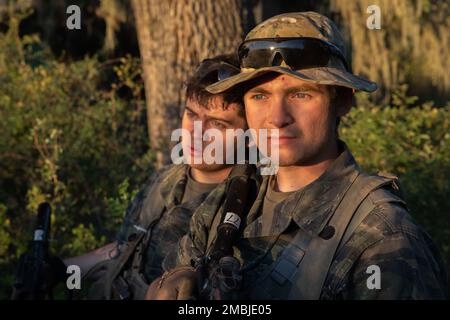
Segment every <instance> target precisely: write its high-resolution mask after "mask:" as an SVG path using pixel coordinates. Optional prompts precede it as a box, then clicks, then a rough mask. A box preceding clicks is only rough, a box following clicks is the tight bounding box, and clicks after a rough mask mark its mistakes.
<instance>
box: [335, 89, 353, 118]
mask: <svg viewBox="0 0 450 320" xmlns="http://www.w3.org/2000/svg"><path fill="white" fill-rule="evenodd" d="M334 103H335V107H336V115H337V116H338V117H342V116H345V115H346V114H347V113H349V111H350V109H351V108H352V106H354V105H355V95H354V91H353V89H350V88H344V87H337V88H336V96H335V98H334Z"/></svg>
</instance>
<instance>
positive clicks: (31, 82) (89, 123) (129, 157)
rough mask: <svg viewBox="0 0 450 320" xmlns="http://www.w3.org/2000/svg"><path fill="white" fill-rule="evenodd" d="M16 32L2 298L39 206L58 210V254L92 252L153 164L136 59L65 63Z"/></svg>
mask: <svg viewBox="0 0 450 320" xmlns="http://www.w3.org/2000/svg"><path fill="white" fill-rule="evenodd" d="M17 26H18V21H15V20H14V19H13V20H12V21H11V24H10V28H9V30H8V31H7V32H6V33H0V84H1V85H0V118H1V119H2V134H1V135H0V178H1V179H0V183H1V187H0V269H1V270H2V272H1V277H0V278H1V280H0V297H2V298H5V297H8V296H9V294H10V288H11V281H12V279H13V277H12V274H13V271H14V268H13V266H14V264H15V263H16V261H17V258H18V256H19V255H20V254H21V253H22V252H24V250H25V249H26V246H27V243H28V241H29V240H31V231H32V228H33V224H34V222H35V215H36V209H37V206H38V204H39V203H40V202H42V201H48V202H49V203H50V204H51V205H52V208H53V212H54V215H53V217H52V218H53V219H52V230H53V239H54V240H53V242H52V243H51V248H52V250H53V251H54V252H56V253H57V254H58V255H59V256H62V257H65V256H72V255H77V254H80V253H83V252H86V251H87V250H90V249H93V248H96V247H98V246H100V245H102V244H104V243H105V242H107V241H110V239H112V238H113V237H114V235H115V232H116V230H117V228H118V225H119V224H120V222H121V220H122V219H123V214H124V211H125V207H126V206H127V204H128V201H129V200H130V198H131V197H132V196H133V194H134V193H135V192H136V190H137V189H139V187H140V185H141V183H142V182H143V181H144V180H145V179H146V178H147V177H148V175H149V174H150V173H151V171H152V166H151V163H152V159H153V158H152V154H151V153H150V152H149V151H148V147H147V145H148V135H147V132H146V121H145V105H144V102H143V100H142V98H141V95H140V93H141V90H142V83H141V80H140V77H139V73H140V69H139V61H138V60H137V59H134V58H131V57H128V56H127V57H123V58H121V59H119V61H116V62H114V61H104V62H101V61H99V59H98V58H97V57H86V58H85V59H83V60H81V61H75V62H67V61H59V60H58V59H55V58H54V57H53V56H52V55H51V54H50V53H49V50H47V49H46V48H45V46H44V45H43V43H42V42H41V41H40V40H39V39H38V37H36V36H25V37H22V38H20V37H19V36H18V32H17V29H18V28H17ZM108 79H114V81H113V83H112V84H111V83H109V82H108ZM119 93H120V94H119ZM125 97H126V98H125Z"/></svg>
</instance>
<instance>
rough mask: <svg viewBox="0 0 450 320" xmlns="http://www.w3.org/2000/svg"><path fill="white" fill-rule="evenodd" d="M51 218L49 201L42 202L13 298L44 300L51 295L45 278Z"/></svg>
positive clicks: (18, 271)
mask: <svg viewBox="0 0 450 320" xmlns="http://www.w3.org/2000/svg"><path fill="white" fill-rule="evenodd" d="M50 218H51V207H50V205H49V204H48V203H47V202H43V203H41V204H40V205H39V208H38V213H37V223H36V228H35V229H34V233H33V240H32V241H31V243H30V249H29V251H28V252H26V253H24V254H22V255H21V256H20V259H19V265H18V269H17V273H16V281H15V284H14V287H13V293H12V296H11V299H12V300H42V299H44V298H45V296H46V294H49V296H50V297H51V292H49V290H47V288H46V287H45V281H44V279H43V273H44V267H45V263H46V262H47V259H48V257H49V253H48V248H49V236H50Z"/></svg>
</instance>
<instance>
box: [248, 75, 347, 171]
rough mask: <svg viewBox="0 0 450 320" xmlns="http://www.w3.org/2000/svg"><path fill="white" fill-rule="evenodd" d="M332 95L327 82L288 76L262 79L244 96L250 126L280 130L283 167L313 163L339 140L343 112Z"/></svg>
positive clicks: (281, 163)
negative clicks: (335, 105)
mask: <svg viewBox="0 0 450 320" xmlns="http://www.w3.org/2000/svg"><path fill="white" fill-rule="evenodd" d="M330 98H331V97H330V94H329V90H328V88H327V87H326V86H324V85H318V84H314V83H310V82H306V81H303V80H300V79H297V78H294V77H291V76H287V75H275V76H271V77H269V78H267V79H265V80H264V79H262V81H259V82H258V83H256V84H255V85H254V86H253V87H251V88H250V89H249V90H247V92H246V93H245V95H244V103H245V112H246V116H247V122H248V126H249V127H250V128H251V129H255V130H257V131H258V130H261V129H268V130H270V129H279V143H278V144H277V145H278V147H279V151H278V152H279V164H280V166H292V165H308V164H313V163H315V162H316V161H318V160H319V158H320V157H321V156H322V155H323V154H324V152H325V153H326V151H327V149H329V147H330V143H336V134H335V127H336V117H337V116H338V115H340V114H338V112H337V111H336V109H335V108H334V107H333V106H332V105H331V104H330V100H331V99H330ZM269 136H270V134H269ZM270 143H271V141H268V145H270Z"/></svg>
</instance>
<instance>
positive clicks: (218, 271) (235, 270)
mask: <svg viewBox="0 0 450 320" xmlns="http://www.w3.org/2000/svg"><path fill="white" fill-rule="evenodd" d="M253 170H254V167H253V166H250V165H238V166H236V167H235V169H234V172H233V173H232V174H231V175H232V176H233V177H231V178H230V182H229V185H228V186H227V190H226V199H225V203H224V207H223V208H224V211H223V216H222V218H221V223H220V224H219V225H218V227H217V238H216V241H215V242H214V245H213V247H212V250H211V251H210V254H209V255H207V256H205V257H203V259H201V261H199V262H198V263H197V266H196V270H197V280H198V283H197V287H198V298H199V299H200V300H230V299H235V298H236V297H237V296H236V294H237V293H238V291H239V289H240V286H241V282H242V276H241V274H240V268H241V266H240V262H239V261H238V260H237V259H236V258H235V257H234V256H233V245H234V244H235V242H236V240H237V239H238V236H239V233H240V228H241V222H242V221H243V220H244V218H245V214H246V209H247V204H248V203H249V201H248V198H249V195H250V193H251V191H250V189H251V183H250V180H251V178H250V177H251V174H252V171H253Z"/></svg>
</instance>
